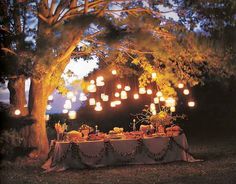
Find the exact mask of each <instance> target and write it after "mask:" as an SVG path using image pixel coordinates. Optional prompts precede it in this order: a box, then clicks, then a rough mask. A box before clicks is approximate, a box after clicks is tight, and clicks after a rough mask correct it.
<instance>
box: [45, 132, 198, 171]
mask: <svg viewBox="0 0 236 184" xmlns="http://www.w3.org/2000/svg"><path fill="white" fill-rule="evenodd" d="M173 161H187V162H194V161H197V160H195V159H194V158H193V157H192V156H191V155H190V153H189V152H188V143H187V139H186V136H185V134H181V135H179V136H175V137H155V138H153V137H152V138H143V139H139V140H123V139H117V140H115V139H112V140H110V141H107V142H104V141H86V142H80V143H70V142H56V141H53V142H52V144H51V150H50V152H49V158H48V159H47V161H46V163H45V164H44V165H43V166H42V167H43V168H44V169H45V170H46V171H61V170H65V169H68V168H79V169H83V168H88V167H93V168H94V167H104V166H111V165H127V164H157V163H167V162H173Z"/></svg>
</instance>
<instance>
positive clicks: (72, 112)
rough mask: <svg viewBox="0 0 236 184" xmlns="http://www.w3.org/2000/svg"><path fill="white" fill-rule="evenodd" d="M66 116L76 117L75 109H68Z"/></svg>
mask: <svg viewBox="0 0 236 184" xmlns="http://www.w3.org/2000/svg"><path fill="white" fill-rule="evenodd" d="M68 116H69V119H76V111H69V113H68Z"/></svg>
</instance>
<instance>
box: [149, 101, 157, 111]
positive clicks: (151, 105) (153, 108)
mask: <svg viewBox="0 0 236 184" xmlns="http://www.w3.org/2000/svg"><path fill="white" fill-rule="evenodd" d="M155 109H156V106H155V104H154V103H151V104H150V110H151V111H153V110H155Z"/></svg>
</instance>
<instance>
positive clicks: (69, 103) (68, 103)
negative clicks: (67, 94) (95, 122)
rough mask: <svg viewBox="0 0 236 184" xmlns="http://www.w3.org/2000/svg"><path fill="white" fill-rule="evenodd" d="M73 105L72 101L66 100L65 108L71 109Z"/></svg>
mask: <svg viewBox="0 0 236 184" xmlns="http://www.w3.org/2000/svg"><path fill="white" fill-rule="evenodd" d="M71 107H72V105H71V101H70V100H66V101H65V104H64V108H65V109H71Z"/></svg>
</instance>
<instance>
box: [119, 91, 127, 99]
mask: <svg viewBox="0 0 236 184" xmlns="http://www.w3.org/2000/svg"><path fill="white" fill-rule="evenodd" d="M120 98H121V99H127V98H128V97H127V93H126V91H121V93H120Z"/></svg>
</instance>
